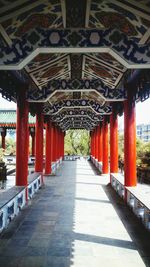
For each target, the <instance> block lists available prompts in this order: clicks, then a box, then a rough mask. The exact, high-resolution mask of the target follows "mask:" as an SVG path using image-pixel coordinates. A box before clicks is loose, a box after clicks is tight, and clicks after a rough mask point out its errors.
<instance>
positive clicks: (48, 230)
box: [0, 160, 150, 267]
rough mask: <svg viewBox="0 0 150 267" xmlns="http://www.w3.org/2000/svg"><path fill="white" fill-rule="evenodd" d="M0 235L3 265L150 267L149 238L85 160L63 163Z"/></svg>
mask: <svg viewBox="0 0 150 267" xmlns="http://www.w3.org/2000/svg"><path fill="white" fill-rule="evenodd" d="M44 183H45V185H44V187H43V188H42V189H41V190H40V191H39V192H38V193H37V195H36V196H35V198H34V199H33V200H32V201H31V203H29V205H28V207H26V208H25V209H24V210H23V211H22V212H21V213H20V215H19V216H18V217H17V218H16V219H15V220H14V221H12V222H11V223H10V225H9V227H8V229H7V230H6V231H5V232H4V233H3V234H2V235H1V237H0V266H4V267H7V266H9V267H11V266H13V267H110V266H111V267H112V266H114V267H143V266H150V258H149V255H150V248H149V244H148V240H149V234H148V233H147V231H146V230H145V229H143V226H142V224H141V223H140V222H138V221H137V219H136V218H135V217H134V215H133V214H132V213H131V212H130V210H129V208H127V207H126V206H125V205H124V203H123V201H122V200H121V199H120V198H119V197H118V196H116V194H115V192H114V191H113V189H112V188H111V187H110V185H109V184H108V183H109V177H108V176H105V175H103V176H100V175H99V174H98V173H97V172H96V170H95V169H93V166H92V165H91V163H90V162H88V161H85V160H77V161H72V162H71V161H70V162H69V161H68V162H67V161H66V162H63V164H62V166H61V168H60V170H59V171H58V173H57V175H56V176H46V177H44Z"/></svg>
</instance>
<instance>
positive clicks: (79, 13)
mask: <svg viewBox="0 0 150 267" xmlns="http://www.w3.org/2000/svg"><path fill="white" fill-rule="evenodd" d="M0 7H1V8H0V47H1V51H5V54H6V55H7V60H5V64H4V65H6V66H8V67H9V69H11V67H10V66H9V64H10V62H12V61H14V59H12V58H11V56H10V57H9V58H8V54H9V48H10V47H13V49H14V47H15V53H18V55H20V56H18V57H20V59H17V57H16V58H15V61H14V63H13V64H16V69H17V67H18V66H19V68H21V69H22V71H24V73H25V74H26V75H27V77H28V78H29V81H30V84H29V87H28V101H29V102H30V104H31V107H32V102H34V103H35V102H42V103H43V113H44V114H45V115H46V114H47V115H49V116H51V119H52V120H53V121H54V122H55V123H57V125H59V126H60V127H61V128H62V129H63V130H65V129H68V128H75V127H76V128H78V127H79V128H80V127H85V128H87V129H91V128H93V127H94V125H95V126H96V125H97V123H98V122H100V121H101V120H103V116H105V115H107V114H108V115H109V114H110V113H111V103H112V102H117V101H124V100H125V98H126V92H123V90H122V87H121V81H122V80H123V78H124V76H125V75H126V73H127V72H128V69H129V67H130V64H129V63H130V62H131V63H132V62H133V63H137V65H136V67H138V68H140V64H141V63H143V62H144V58H142V57H141V56H139V54H138V53H140V52H141V51H142V48H141V47H142V46H146V45H148V44H149V42H150V2H149V1H148V0H141V1H140V0H139V1H138V2H137V1H135V0H132V1H129V0H122V1H120V0H114V1H110V0H89V1H86V0H82V2H81V1H80V0H76V1H69V0H32V1H28V0H22V1H20V0H15V1H11V0H0ZM74 28H75V29H80V28H81V29H84V30H86V29H87V30H89V31H90V30H92V32H90V35H89V40H90V41H91V42H93V47H92V49H91V51H89V50H88V52H87V50H86V44H85V46H84V42H85V38H87V36H86V37H85V35H84V34H87V35H88V32H87V33H86V32H85V33H83V36H82V37H81V34H82V30H81V31H80V35H79V34H78V32H76V31H75V32H73V33H71V34H70V35H69V36H68V35H67V34H68V32H67V29H74ZM51 29H52V30H53V29H55V31H54V32H52V37H49V41H50V42H51V38H52V40H53V46H52V47H51V51H50V50H48V49H47V50H46V49H45V48H46V47H47V42H48V39H47V38H48V37H47V31H48V30H49V31H50V30H51ZM93 29H94V30H95V32H94V31H93ZM97 29H98V30H100V31H102V32H103V38H104V39H105V45H106V44H108V47H107V49H105V48H104V49H102V50H101V51H100V52H98V50H97V49H95V51H94V48H95V47H96V46H97V44H98V43H99V42H100V39H101V36H100V37H99V35H98V33H97V32H96V30H97ZM100 34H101V32H100ZM40 35H42V36H44V37H43V38H45V39H40ZM67 38H68V39H67ZM40 42H41V44H42V45H41V44H40ZM69 42H70V43H69ZM79 43H81V46H84V49H83V51H82V52H77V51H76V46H78V44H79ZM110 43H111V49H110V46H109V44H110ZM69 44H71V46H73V47H74V48H75V49H74V51H73V52H72V51H70V50H69V48H70V45H69ZM39 46H40V47H41V46H42V49H41V50H40V49H39V50H38V48H39ZM61 46H62V50H60V48H61ZM132 46H134V47H133V50H134V54H133V51H130V48H128V47H132ZM53 48H59V49H58V50H59V51H56V50H57V49H56V50H55V49H53ZM64 48H65V49H64ZM136 48H138V49H137V51H138V52H136ZM34 49H36V50H34ZM143 49H144V48H143ZM139 51H140V52H139ZM143 51H147V50H143ZM119 53H120V54H119ZM141 53H144V55H146V56H147V57H148V52H146V53H145V52H141ZM149 53H150V51H149ZM2 57H3V53H2V52H1V53H0V59H1V58H2ZM17 60H18V61H17ZM22 60H23V61H22ZM22 62H23V63H22ZM21 64H22V65H21ZM138 64H139V65H138ZM13 69H14V67H13ZM19 71H20V70H19ZM57 81H58V82H57ZM70 81H71V82H70ZM95 81H98V85H96V82H95ZM58 84H59V86H58ZM70 84H71V87H70ZM83 84H84V85H83ZM93 85H94V86H93ZM81 87H82V88H81ZM68 103H69V104H68ZM99 110H100V112H99ZM65 127H66V128H65Z"/></svg>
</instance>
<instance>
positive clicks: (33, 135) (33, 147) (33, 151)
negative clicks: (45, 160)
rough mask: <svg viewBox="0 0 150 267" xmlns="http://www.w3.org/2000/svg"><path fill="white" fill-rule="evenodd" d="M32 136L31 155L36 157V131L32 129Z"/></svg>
mask: <svg viewBox="0 0 150 267" xmlns="http://www.w3.org/2000/svg"><path fill="white" fill-rule="evenodd" d="M30 135H31V140H32V143H31V155H32V156H33V157H34V156H35V129H34V128H31V129H30Z"/></svg>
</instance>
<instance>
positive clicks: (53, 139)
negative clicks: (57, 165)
mask: <svg viewBox="0 0 150 267" xmlns="http://www.w3.org/2000/svg"><path fill="white" fill-rule="evenodd" d="M52 161H53V162H55V161H56V143H55V126H54V125H52Z"/></svg>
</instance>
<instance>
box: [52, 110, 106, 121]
mask: <svg viewBox="0 0 150 267" xmlns="http://www.w3.org/2000/svg"><path fill="white" fill-rule="evenodd" d="M81 116H82V117H88V118H90V119H91V120H92V121H95V122H98V121H102V120H103V116H101V115H97V114H95V113H94V112H92V111H91V110H88V109H86V110H85V109H71V110H64V111H62V112H61V113H59V114H58V115H54V116H52V117H51V119H52V120H53V121H55V122H60V121H62V120H64V118H66V117H73V118H75V117H78V118H79V117H81Z"/></svg>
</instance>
